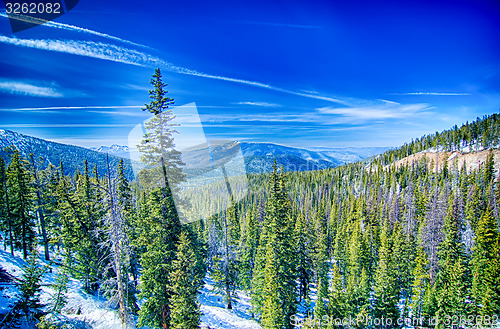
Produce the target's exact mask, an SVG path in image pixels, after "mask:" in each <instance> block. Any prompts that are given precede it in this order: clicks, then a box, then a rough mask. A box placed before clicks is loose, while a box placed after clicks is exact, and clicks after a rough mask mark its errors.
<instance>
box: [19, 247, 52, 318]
mask: <svg viewBox="0 0 500 329" xmlns="http://www.w3.org/2000/svg"><path fill="white" fill-rule="evenodd" d="M45 271H46V269H45V267H44V266H42V265H41V264H39V263H38V253H37V252H36V246H35V247H34V248H33V252H32V253H31V254H30V257H29V261H28V263H27V264H26V265H25V266H24V267H23V276H22V278H21V279H20V281H19V283H18V288H19V291H20V296H19V300H18V301H17V305H16V306H15V308H19V309H20V310H21V311H22V312H23V313H24V315H25V316H26V318H27V319H28V321H33V320H34V316H35V315H37V314H38V313H40V312H41V308H42V307H43V305H42V304H41V303H40V293H41V281H42V277H43V275H44V274H45Z"/></svg>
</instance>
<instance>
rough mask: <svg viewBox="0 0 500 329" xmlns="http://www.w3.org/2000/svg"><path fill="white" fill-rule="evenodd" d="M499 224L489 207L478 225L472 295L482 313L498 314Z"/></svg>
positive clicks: (499, 304)
mask: <svg viewBox="0 0 500 329" xmlns="http://www.w3.org/2000/svg"><path fill="white" fill-rule="evenodd" d="M498 235H499V232H498V226H497V224H496V222H495V220H494V218H493V215H492V212H491V209H490V208H489V207H488V208H487V209H486V212H484V214H483V215H482V216H481V219H480V220H479V223H478V225H477V230H476V237H475V240H474V243H475V244H474V248H473V249H474V253H473V256H472V296H473V298H474V299H475V301H476V311H477V312H478V313H479V314H480V315H493V314H498V312H499V307H500V303H499V301H500V298H499V297H498V293H499V286H498V277H499V276H500V268H499V267H498V265H499V261H498V257H499V249H498V245H499V243H498V240H499V237H498Z"/></svg>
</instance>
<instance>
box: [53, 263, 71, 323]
mask: <svg viewBox="0 0 500 329" xmlns="http://www.w3.org/2000/svg"><path fill="white" fill-rule="evenodd" d="M68 281H69V279H68V274H67V273H66V272H65V271H64V270H63V269H61V268H60V269H59V272H58V273H57V275H56V281H55V283H54V284H53V285H52V288H53V289H54V294H53V295H52V298H51V299H50V301H49V304H48V305H49V313H56V314H59V313H61V311H62V309H63V308H64V307H65V306H66V304H67V303H68V297H67V295H66V294H67V292H68Z"/></svg>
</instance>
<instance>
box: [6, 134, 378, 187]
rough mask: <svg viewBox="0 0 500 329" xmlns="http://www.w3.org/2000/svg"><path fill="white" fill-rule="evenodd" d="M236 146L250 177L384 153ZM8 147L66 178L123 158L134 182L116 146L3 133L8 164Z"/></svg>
mask: <svg viewBox="0 0 500 329" xmlns="http://www.w3.org/2000/svg"><path fill="white" fill-rule="evenodd" d="M235 143H236V144H238V145H239V147H240V148H241V151H242V154H243V157H244V160H245V167H246V168H245V169H246V172H247V173H251V174H257V173H268V172H270V171H272V165H273V163H274V160H275V159H276V162H277V164H278V166H283V168H284V169H285V170H286V171H310V170H320V169H327V168H334V167H337V166H340V165H343V164H345V163H349V162H354V161H358V160H361V159H364V158H366V157H368V156H371V155H374V154H378V153H381V152H382V149H383V148H371V149H369V150H367V149H359V150H358V149H356V148H346V149H343V148H339V149H336V148H317V150H310V149H302V148H295V147H290V146H284V145H278V144H272V143H249V142H235ZM8 146H13V147H16V148H17V149H18V150H19V151H20V152H21V154H22V155H23V156H24V157H28V156H29V154H30V153H33V154H34V156H35V159H39V158H40V157H41V158H43V163H42V166H43V167H46V166H48V165H49V164H52V165H54V166H59V164H60V163H61V162H62V163H63V165H64V172H65V174H70V175H72V174H74V173H75V171H76V170H79V171H80V172H83V170H84V160H85V159H87V162H88V167H89V169H91V170H92V169H93V168H94V166H96V165H97V170H98V173H99V175H101V176H103V175H104V174H105V173H106V155H109V160H110V164H111V167H112V168H116V166H117V165H118V162H119V161H120V159H121V158H123V159H124V162H125V172H126V175H127V177H128V178H129V179H133V178H134V173H133V169H132V161H131V160H130V159H129V147H128V146H121V145H117V144H113V145H111V146H100V147H92V148H89V149H87V148H83V147H79V146H74V145H67V144H61V143H56V142H51V141H47V140H44V139H40V138H36V137H32V136H28V135H23V134H20V133H17V132H13V131H9V130H0V156H2V157H3V158H4V159H6V160H7V161H8V159H9V154H8V153H7V152H6V151H5V150H4V148H5V147H8ZM221 152H222V151H221ZM377 152H378V153H377ZM37 161H38V160H37Z"/></svg>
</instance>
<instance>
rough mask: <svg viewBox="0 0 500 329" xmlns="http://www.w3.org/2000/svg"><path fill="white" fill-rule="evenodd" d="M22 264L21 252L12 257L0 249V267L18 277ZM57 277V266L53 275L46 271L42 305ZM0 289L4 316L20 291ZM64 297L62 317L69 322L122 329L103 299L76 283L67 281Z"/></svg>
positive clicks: (0, 310)
mask: <svg viewBox="0 0 500 329" xmlns="http://www.w3.org/2000/svg"><path fill="white" fill-rule="evenodd" d="M41 263H43V262H42V261H41ZM24 264H26V262H25V261H24V260H23V259H22V253H21V252H15V253H14V256H12V255H11V254H10V253H9V252H7V251H4V250H0V267H1V268H3V269H4V270H5V271H6V272H7V273H9V274H10V275H12V276H14V277H16V278H18V279H19V278H21V277H22V273H23V270H22V268H23V265H24ZM41 266H42V265H41ZM56 274H57V267H52V273H50V272H48V271H47V272H46V274H45V275H44V276H43V279H42V293H41V294H40V301H41V303H42V304H46V303H48V302H49V300H50V298H51V296H52V294H53V293H54V290H53V289H52V288H51V287H50V285H51V284H53V283H54V282H55V277H56ZM0 287H1V288H3V289H2V290H1V291H0V313H7V312H8V311H10V309H11V307H12V306H13V304H14V302H15V301H16V296H17V295H18V293H19V290H18V289H17V288H16V287H15V285H13V284H5V283H2V284H1V285H0ZM66 295H67V297H68V304H67V305H66V307H65V308H64V309H63V315H64V317H65V318H66V319H67V320H69V321H70V322H72V323H74V324H78V326H79V327H82V328H95V329H101V328H102V329H104V328H106V329H115V328H116V329H119V328H120V329H121V322H120V319H119V317H118V314H117V312H116V311H115V310H113V309H112V308H110V307H109V305H108V304H107V303H106V300H105V298H103V297H102V296H101V297H98V296H94V295H91V294H88V293H86V292H84V291H83V290H82V284H81V283H80V282H79V281H78V280H75V279H70V280H69V282H68V292H67V294H66Z"/></svg>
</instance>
